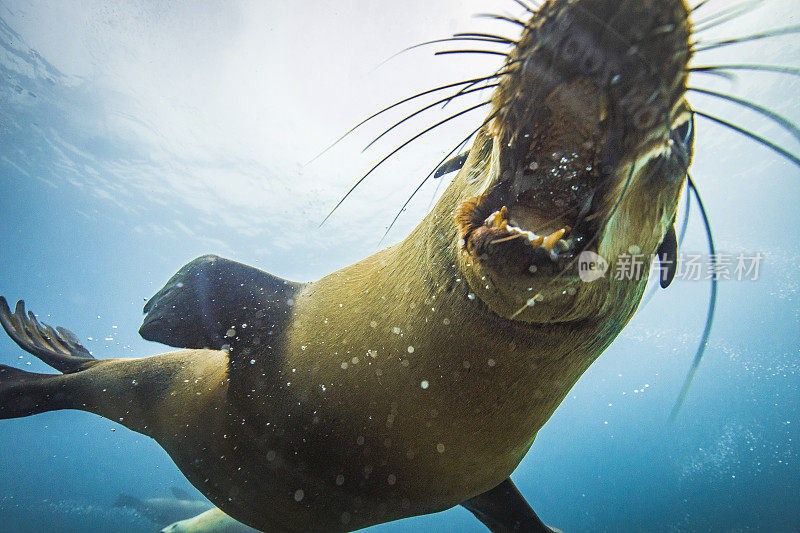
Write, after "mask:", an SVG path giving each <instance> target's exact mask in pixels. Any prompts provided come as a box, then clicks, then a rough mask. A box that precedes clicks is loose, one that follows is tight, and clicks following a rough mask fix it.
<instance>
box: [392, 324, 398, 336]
mask: <svg viewBox="0 0 800 533" xmlns="http://www.w3.org/2000/svg"><path fill="white" fill-rule="evenodd" d="M392 333H394V334H395V335H400V328H398V327H397V326H395V327H393V328H392Z"/></svg>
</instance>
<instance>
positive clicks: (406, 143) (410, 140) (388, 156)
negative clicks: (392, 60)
mask: <svg viewBox="0 0 800 533" xmlns="http://www.w3.org/2000/svg"><path fill="white" fill-rule="evenodd" d="M491 103H492V102H490V101H488V102H482V103H480V104H476V105H474V106H472V107H470V108H467V109H465V110H463V111H459V112H458V113H456V114H454V115H450V116H449V117H447V118H446V119H444V120H440V121H439V122H437V123H436V124H434V125H433V126H431V127H429V128H426V129H425V130H423V131H421V132H420V133H418V134H416V135H414V136H413V137H411V138H410V139H408V140H407V141H406V142H404V143H403V144H401V145H400V146H398V147H397V148H395V149H394V150H392V151H391V152H390V153H389V155H387V156H386V157H384V158H383V159H381V160H380V161H378V162H377V163H376V164H375V166H373V167H372V168H371V169H369V171H368V172H367V173H366V174H364V175H363V176H361V178H359V180H358V181H357V182H356V183H355V184H354V185H353V186H352V187H350V190H348V191H347V193H346V194H345V195H344V196H343V197H342V199H341V200H339V202H338V203H337V204H336V205H335V206H334V207H333V209H331V211H330V213H328V214H327V215H326V216H325V218H324V219H322V222H320V226H321V225H323V224H324V223H325V222H326V221H327V220H328V219H329V218H330V217H331V215H333V213H334V211H336V210H337V209H338V208H339V206H340V205H342V202H344V201H345V200H346V199H347V198H348V197H349V196H350V194H351V193H352V192H353V191H354V190H355V189H356V187H358V186H359V185H361V183H362V182H363V181H364V180H365V179H367V177H368V176H369V175H370V174H372V173H373V172H375V170H377V168H378V167H379V166H381V165H382V164H383V163H385V162H386V161H387V160H388V159H389V158H390V157H392V156H393V155H394V154H396V153H397V152H399V151H400V150H402V149H403V148H405V147H406V146H408V145H409V144H411V143H412V142H414V141H416V140H417V139H419V138H420V137H422V136H423V135H425V134H426V133H429V132H431V131H433V130H434V129H436V128H438V127H439V126H441V125H443V124H446V123H447V122H450V121H451V120H454V119H456V118H458V117H460V116H462V115H465V114H467V113H469V112H470V111H475V110H476V109H479V108H481V107H484V106H487V105H490V104H491ZM434 170H435V169H434ZM426 179H427V178H426Z"/></svg>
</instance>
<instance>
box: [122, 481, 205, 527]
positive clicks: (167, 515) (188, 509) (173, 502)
mask: <svg viewBox="0 0 800 533" xmlns="http://www.w3.org/2000/svg"><path fill="white" fill-rule="evenodd" d="M172 494H173V497H172V498H138V497H136V496H131V495H130V494H120V495H119V497H118V498H117V501H116V502H115V503H114V505H115V506H117V507H129V508H131V509H134V510H135V511H136V512H137V513H139V514H140V515H142V516H143V517H144V518H146V519H148V520H150V521H151V522H153V523H154V524H157V525H159V526H165V525H167V524H172V523H173V522H177V521H178V520H183V519H184V518H187V517H191V516H194V515H196V514H199V513H202V512H204V511H207V510H209V508H211V507H212V506H211V504H210V503H208V502H207V501H203V500H198V499H193V498H191V497H189V495H188V494H186V493H185V492H184V491H181V490H180V489H176V488H173V489H172Z"/></svg>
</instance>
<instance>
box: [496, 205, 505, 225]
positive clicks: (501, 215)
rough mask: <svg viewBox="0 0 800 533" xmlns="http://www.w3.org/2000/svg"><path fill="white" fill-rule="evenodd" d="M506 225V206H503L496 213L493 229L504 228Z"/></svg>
mask: <svg viewBox="0 0 800 533" xmlns="http://www.w3.org/2000/svg"><path fill="white" fill-rule="evenodd" d="M506 226H508V208H507V207H506V206H503V207H502V208H501V209H500V212H499V213H498V215H497V216H496V217H495V218H494V228H495V229H505V228H506Z"/></svg>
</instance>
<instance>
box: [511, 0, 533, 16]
mask: <svg viewBox="0 0 800 533" xmlns="http://www.w3.org/2000/svg"><path fill="white" fill-rule="evenodd" d="M511 1H512V2H514V3H515V4H517V5H519V6H522V9H524V10H525V11H527V12H528V13H530V14H532V15H538V14H539V13H538V12H537V11H536V9H534V8H532V7H530V6H529V5H528V4H526V3H525V2H523V1H522V0H511Z"/></svg>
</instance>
